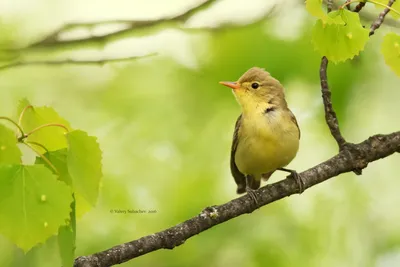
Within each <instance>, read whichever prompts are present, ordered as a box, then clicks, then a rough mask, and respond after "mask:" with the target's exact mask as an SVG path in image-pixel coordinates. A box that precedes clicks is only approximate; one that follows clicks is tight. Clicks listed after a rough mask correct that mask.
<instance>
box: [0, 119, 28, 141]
mask: <svg viewBox="0 0 400 267" xmlns="http://www.w3.org/2000/svg"><path fill="white" fill-rule="evenodd" d="M0 120H6V121H9V122H11V123H12V124H14V125H15V126H16V127H17V128H18V130H19V131H20V133H21V135H22V136H24V135H25V134H24V130H23V129H22V128H21V126H19V124H18V123H16V122H15V121H14V120H12V119H10V118H8V117H4V116H0Z"/></svg>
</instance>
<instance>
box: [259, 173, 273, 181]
mask: <svg viewBox="0 0 400 267" xmlns="http://www.w3.org/2000/svg"><path fill="white" fill-rule="evenodd" d="M273 173H274V171H272V172H267V173H263V174H262V175H261V177H262V179H263V181H268V179H269V177H271V175H272V174H273Z"/></svg>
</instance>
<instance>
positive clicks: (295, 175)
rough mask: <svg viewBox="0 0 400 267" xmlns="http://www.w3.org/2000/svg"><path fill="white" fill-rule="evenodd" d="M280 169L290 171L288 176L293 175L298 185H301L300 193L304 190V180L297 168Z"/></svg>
mask: <svg viewBox="0 0 400 267" xmlns="http://www.w3.org/2000/svg"><path fill="white" fill-rule="evenodd" d="M278 170H280V171H284V172H289V173H290V175H289V176H288V177H291V178H293V179H294V180H295V181H296V183H297V186H298V187H299V194H301V193H303V192H304V181H303V179H302V178H301V176H300V175H299V174H298V173H297V172H296V171H295V170H290V169H286V168H279V169H278Z"/></svg>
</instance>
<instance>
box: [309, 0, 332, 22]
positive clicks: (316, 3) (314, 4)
mask: <svg viewBox="0 0 400 267" xmlns="http://www.w3.org/2000/svg"><path fill="white" fill-rule="evenodd" d="M306 9H307V11H308V13H310V14H311V15H313V16H314V17H317V18H319V19H325V18H328V15H327V14H326V13H325V12H324V11H323V10H322V0H306Z"/></svg>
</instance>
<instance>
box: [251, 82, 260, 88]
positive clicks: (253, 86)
mask: <svg viewBox="0 0 400 267" xmlns="http://www.w3.org/2000/svg"><path fill="white" fill-rule="evenodd" d="M259 86H260V85H259V84H258V83H252V84H251V88H253V89H257V88H258V87H259Z"/></svg>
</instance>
